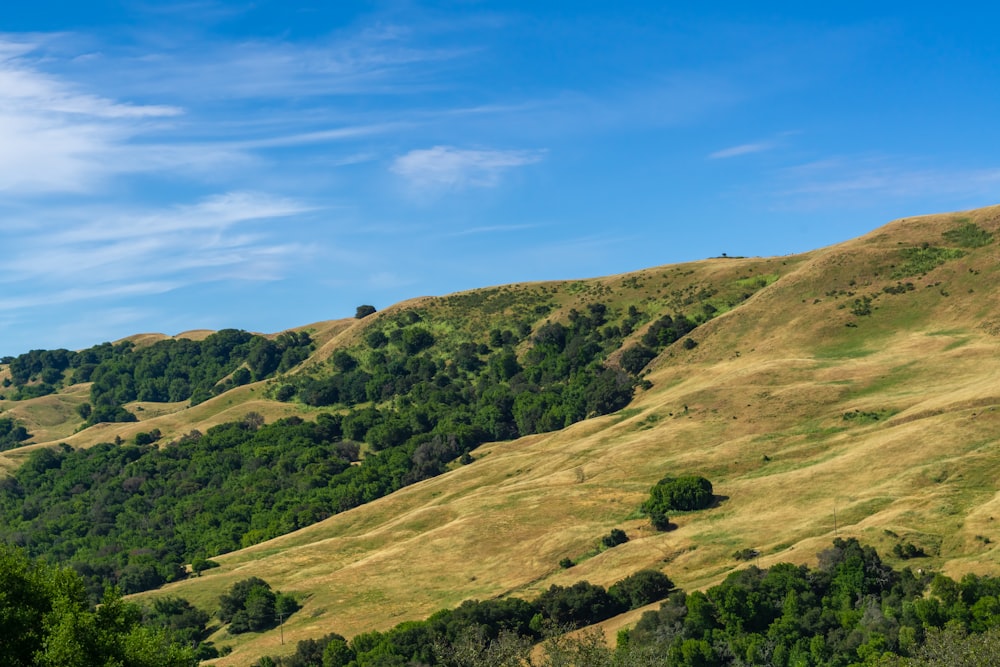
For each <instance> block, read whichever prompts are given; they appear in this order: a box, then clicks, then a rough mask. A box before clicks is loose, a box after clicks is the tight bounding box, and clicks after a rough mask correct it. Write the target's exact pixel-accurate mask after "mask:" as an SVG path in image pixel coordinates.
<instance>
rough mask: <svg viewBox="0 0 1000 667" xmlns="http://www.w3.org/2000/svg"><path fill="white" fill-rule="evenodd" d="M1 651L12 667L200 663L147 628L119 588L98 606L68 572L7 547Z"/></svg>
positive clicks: (1, 578) (188, 666) (2, 555)
mask: <svg viewBox="0 0 1000 667" xmlns="http://www.w3.org/2000/svg"><path fill="white" fill-rule="evenodd" d="M0 592H2V593H0V628H2V631H0V655H2V656H3V664H4V665H9V666H10V667H28V666H36V665H37V666H38V667H57V666H58V667H89V666H90V665H128V666H129V667H194V665H196V664H197V660H196V659H195V658H194V656H193V653H192V652H191V650H190V649H186V648H183V647H181V646H179V645H177V644H175V643H172V642H171V641H170V640H169V639H168V638H167V636H166V634H165V631H163V630H152V629H150V628H147V627H144V626H143V625H141V623H140V621H141V618H142V614H141V612H140V610H139V608H138V607H136V606H135V605H133V604H129V603H126V602H124V601H123V600H122V599H121V597H120V596H118V594H117V593H114V592H110V591H109V592H108V593H106V594H105V596H104V599H103V601H102V603H101V606H100V607H99V608H97V609H95V608H93V607H91V606H90V605H89V603H88V602H87V593H86V589H85V588H84V585H83V580H82V579H81V578H80V576H79V575H77V574H76V573H75V572H73V571H72V570H69V569H65V570H63V569H58V568H51V567H49V566H47V565H44V564H42V563H38V562H34V561H31V560H30V559H29V558H28V557H27V556H25V555H24V554H23V553H22V552H21V551H19V550H15V549H11V548H9V547H5V546H0Z"/></svg>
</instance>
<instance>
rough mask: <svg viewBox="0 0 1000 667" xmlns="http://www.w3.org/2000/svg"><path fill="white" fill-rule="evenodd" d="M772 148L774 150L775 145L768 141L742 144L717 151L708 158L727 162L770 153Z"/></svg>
mask: <svg viewBox="0 0 1000 667" xmlns="http://www.w3.org/2000/svg"><path fill="white" fill-rule="evenodd" d="M772 148H774V144H773V143H771V142H767V141H761V142H757V143H752V144H740V145H738V146H730V147H729V148H723V149H722V150H718V151H715V152H714V153H709V155H708V158H709V159H710V160H725V159H728V158H734V157H740V156H741V155H750V154H752V153H763V152H764V151H769V150H771V149H772Z"/></svg>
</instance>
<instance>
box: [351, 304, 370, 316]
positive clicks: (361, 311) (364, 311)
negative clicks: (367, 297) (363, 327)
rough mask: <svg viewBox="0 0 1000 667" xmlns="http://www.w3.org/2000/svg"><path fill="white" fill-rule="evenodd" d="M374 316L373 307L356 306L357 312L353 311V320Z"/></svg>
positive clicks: (365, 305) (366, 305)
mask: <svg viewBox="0 0 1000 667" xmlns="http://www.w3.org/2000/svg"><path fill="white" fill-rule="evenodd" d="M374 314H375V306H370V305H368V304H364V305H361V306H358V308H357V310H356V311H354V317H355V319H359V320H360V319H364V318H365V317H368V316H369V315H374Z"/></svg>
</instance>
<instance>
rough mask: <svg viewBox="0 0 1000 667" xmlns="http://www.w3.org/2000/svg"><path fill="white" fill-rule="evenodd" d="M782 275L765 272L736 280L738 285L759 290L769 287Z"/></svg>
mask: <svg viewBox="0 0 1000 667" xmlns="http://www.w3.org/2000/svg"><path fill="white" fill-rule="evenodd" d="M779 277H780V276H779V275H778V274H777V273H764V274H761V275H759V276H751V277H749V278H740V279H739V280H737V281H736V285H737V286H738V287H742V288H744V289H751V290H755V291H756V290H759V289H762V288H764V287H767V286H768V285H770V284H771V283H773V282H774V281H776V280H777V279H778V278H779Z"/></svg>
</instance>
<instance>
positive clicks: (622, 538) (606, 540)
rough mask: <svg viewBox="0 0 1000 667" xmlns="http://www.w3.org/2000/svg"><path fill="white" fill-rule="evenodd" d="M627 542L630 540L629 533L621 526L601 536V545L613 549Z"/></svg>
mask: <svg viewBox="0 0 1000 667" xmlns="http://www.w3.org/2000/svg"><path fill="white" fill-rule="evenodd" d="M626 542H628V535H626V534H625V531H624V530H622V529H621V528H612V529H611V532H610V533H608V534H607V535H605V536H604V537H602V538H601V546H602V547H604V548H605V549H611V548H612V547H617V546H618V545H619V544H625V543H626Z"/></svg>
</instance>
